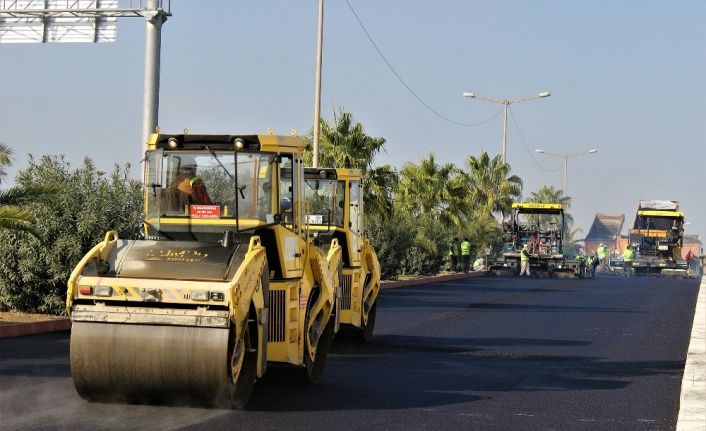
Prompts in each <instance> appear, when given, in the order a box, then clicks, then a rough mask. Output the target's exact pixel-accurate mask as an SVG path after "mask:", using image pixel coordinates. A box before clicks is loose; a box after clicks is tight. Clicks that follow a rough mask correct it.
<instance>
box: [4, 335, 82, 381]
mask: <svg viewBox="0 0 706 431" xmlns="http://www.w3.org/2000/svg"><path fill="white" fill-rule="evenodd" d="M0 375H6V376H41V377H70V376H71V367H70V365H69V331H60V332H51V333H47V334H39V335H32V336H28V337H17V338H7V339H4V340H0Z"/></svg>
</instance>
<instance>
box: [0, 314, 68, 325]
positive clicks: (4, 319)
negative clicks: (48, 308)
mask: <svg viewBox="0 0 706 431" xmlns="http://www.w3.org/2000/svg"><path fill="white" fill-rule="evenodd" d="M61 318H62V316H54V315H53V314H34V313H20V312H17V311H2V312H0V325H14V324H18V323H30V322H39V321H42V320H53V319H61Z"/></svg>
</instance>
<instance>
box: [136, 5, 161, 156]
mask: <svg viewBox="0 0 706 431" xmlns="http://www.w3.org/2000/svg"><path fill="white" fill-rule="evenodd" d="M145 9H146V10H147V11H159V12H157V13H155V14H154V15H145V19H146V24H145V84H144V93H143V97H144V99H143V100H144V102H143V106H142V154H140V159H142V158H143V157H144V155H145V151H146V150H147V141H148V140H149V136H150V133H153V132H155V130H156V128H157V123H158V114H159V61H160V51H161V45H162V22H163V21H164V16H163V14H162V13H161V9H160V1H159V0H147V2H146V4H145Z"/></svg>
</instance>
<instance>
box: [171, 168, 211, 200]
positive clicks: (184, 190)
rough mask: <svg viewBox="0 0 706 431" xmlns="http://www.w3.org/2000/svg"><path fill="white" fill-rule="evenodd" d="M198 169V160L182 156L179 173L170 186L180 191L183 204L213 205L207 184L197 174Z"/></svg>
mask: <svg viewBox="0 0 706 431" xmlns="http://www.w3.org/2000/svg"><path fill="white" fill-rule="evenodd" d="M196 169H197V165H196V161H194V160H193V159H188V158H186V157H184V156H182V159H181V163H180V164H179V174H178V175H177V176H176V177H175V178H174V180H172V183H171V184H170V185H169V188H170V189H174V190H177V191H178V192H179V200H180V202H181V203H182V204H187V205H212V204H213V202H211V198H210V197H209V196H208V190H207V189H206V184H205V183H204V182H203V180H202V179H201V178H200V177H199V176H198V175H196Z"/></svg>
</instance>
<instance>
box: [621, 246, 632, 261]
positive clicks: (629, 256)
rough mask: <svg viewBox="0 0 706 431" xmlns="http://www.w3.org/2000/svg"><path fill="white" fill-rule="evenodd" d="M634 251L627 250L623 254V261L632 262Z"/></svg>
mask: <svg viewBox="0 0 706 431" xmlns="http://www.w3.org/2000/svg"><path fill="white" fill-rule="evenodd" d="M632 256H633V251H632V249H627V250H625V256H623V261H625V262H632Z"/></svg>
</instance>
